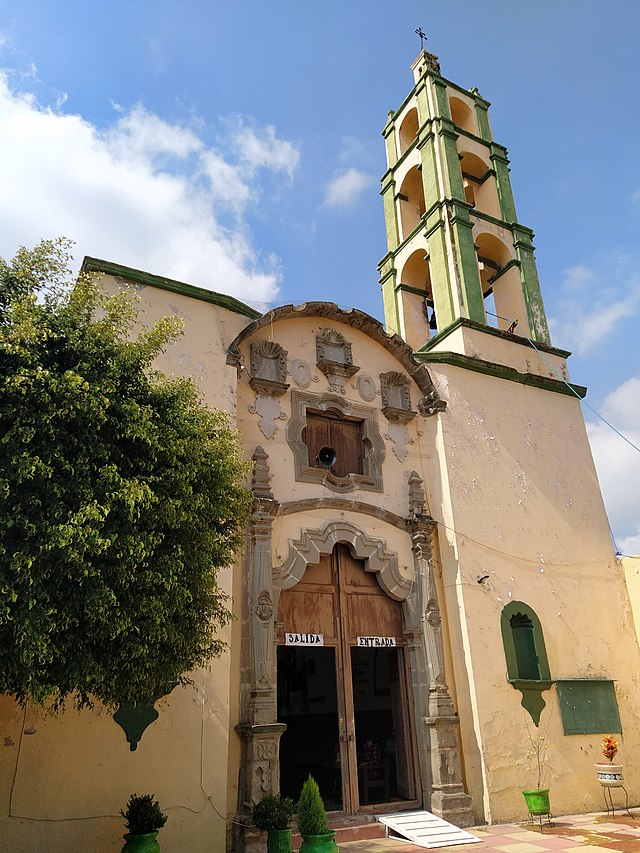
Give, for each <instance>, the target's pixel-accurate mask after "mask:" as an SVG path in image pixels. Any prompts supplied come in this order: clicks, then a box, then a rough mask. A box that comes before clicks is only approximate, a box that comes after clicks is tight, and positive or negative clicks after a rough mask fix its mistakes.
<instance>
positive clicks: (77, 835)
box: [0, 276, 250, 853]
mask: <svg viewBox="0 0 640 853" xmlns="http://www.w3.org/2000/svg"><path fill="white" fill-rule="evenodd" d="M103 285H104V287H105V289H107V290H109V289H114V288H116V287H119V286H120V284H119V282H118V281H116V280H114V279H113V278H112V277H110V276H109V277H107V276H105V277H104V278H103ZM136 289H137V291H138V293H139V295H140V298H141V303H142V306H143V307H144V313H143V314H141V320H142V322H144V323H151V322H153V321H155V320H156V319H158V318H160V317H163V316H167V315H171V314H177V315H178V316H182V317H184V319H185V326H186V334H185V335H184V336H183V337H181V338H180V339H179V340H178V341H177V342H176V343H175V344H174V345H173V346H172V347H171V348H170V349H169V350H168V351H167V352H166V353H165V354H164V355H163V356H162V357H161V358H160V359H159V360H158V366H159V367H160V369H162V370H164V371H165V372H166V373H168V374H174V375H180V376H193V377H194V378H195V379H196V381H197V382H198V384H199V385H200V387H201V389H202V392H203V398H204V399H205V400H206V401H207V402H208V403H210V404H211V405H214V406H218V407H219V408H222V409H226V410H227V411H229V412H230V413H231V414H232V416H233V415H234V413H235V399H236V394H235V377H236V370H235V368H232V367H228V366H227V365H226V364H225V358H226V352H227V347H228V345H229V343H230V342H231V341H232V340H233V338H234V337H235V336H236V335H237V334H238V332H239V331H240V329H242V328H243V327H244V326H245V325H247V323H249V322H250V320H249V318H248V317H246V316H243V315H239V314H235V313H233V312H231V311H228V310H225V309H222V308H219V307H218V306H216V305H212V304H209V303H206V302H201V301H198V300H195V299H190V298H188V297H186V296H182V295H180V294H177V293H172V292H169V291H164V290H159V289H154V288H151V287H143V288H140V287H137V288H136ZM234 577H235V578H238V577H239V571H238V570H231V569H229V570H227V571H224V572H221V573H220V575H219V582H220V585H221V587H222V588H223V589H224V590H225V591H226V592H228V593H230V594H231V593H232V592H233V593H234V594H235V591H236V590H235V581H234ZM232 585H234V586H233V589H232ZM238 630H239V628H238V625H237V624H235V623H234V624H233V625H232V626H229V627H227V628H225V629H224V630H223V631H222V632H221V637H222V638H223V639H224V640H225V641H226V642H227V643H228V645H229V650H228V651H227V652H226V653H225V654H224V655H223V656H222V657H221V658H219V659H218V660H215V661H213V662H212V665H211V668H210V669H209V670H206V671H197V672H195V673H193V675H192V678H193V682H194V684H193V686H191V687H185V688H180V687H178V688H176V689H175V690H174V691H173V693H172V694H171V695H170V696H169V697H167V698H166V699H163V700H161V701H160V702H159V703H158V704H157V708H158V710H159V711H160V716H159V719H158V720H157V721H156V722H155V723H153V724H152V725H151V726H149V727H148V728H147V730H146V731H145V732H144V734H143V736H142V739H141V741H140V743H139V745H138V748H137V750H136V751H135V752H132V751H130V749H129V744H128V743H127V741H126V737H125V733H124V732H123V730H122V729H121V728H120V727H119V726H118V725H117V724H116V723H115V722H114V720H113V717H112V716H111V714H109V713H108V712H106V711H105V710H104V709H103V708H101V707H100V706H96V707H95V709H94V710H92V711H83V712H82V713H80V714H79V713H77V712H76V711H74V710H73V709H69V710H67V711H66V712H64V713H63V714H61V715H59V716H58V717H57V718H52V717H47V716H46V715H45V714H44V713H43V712H41V711H37V710H35V709H33V708H32V707H31V706H28V707H27V709H26V710H23V709H21V708H20V707H19V706H18V705H17V704H16V703H15V702H13V701H12V700H11V699H10V698H9V697H6V696H5V697H0V735H1V737H2V742H3V744H4V747H3V749H2V752H0V815H1V817H0V838H1V839H2V843H1V844H0V847H1V848H2V849H3V850H11V853H23V851H24V853H26V852H27V851H29V853H31V851H33V850H38V851H40V850H42V851H45V850H46V851H47V853H58V851H60V853H63V851H64V853H75V851H78V853H80V851H84V850H89V849H91V850H95V851H102V850H105V851H106V850H115V849H118V850H119V849H120V847H121V845H122V835H123V833H124V832H125V827H124V820H123V818H122V817H121V816H120V815H119V811H120V809H121V808H123V807H124V805H125V804H126V802H127V800H128V798H129V796H130V795H131V793H134V792H136V793H154V794H155V795H156V797H157V798H158V799H159V801H160V805H161V807H162V808H163V809H164V810H165V811H166V812H167V814H168V816H169V819H168V821H167V824H166V826H165V827H164V828H163V830H162V832H161V836H160V839H161V842H162V850H163V853H184V851H185V850H189V851H193V853H200V851H202V853H219V852H220V851H222V850H224V849H225V846H226V839H225V836H226V832H227V824H226V822H225V820H224V817H223V816H224V815H227V814H229V813H230V812H231V814H235V808H236V801H237V778H236V779H231V780H230V779H228V778H227V772H226V771H227V754H228V751H229V738H230V732H231V734H232V736H233V737H235V733H233V730H232V728H233V725H235V722H236V721H237V714H238V710H237V693H238V678H239V674H238V673H239V663H237V662H236V661H235V653H236V649H237V651H238V654H239V642H238V639H237V636H236V635H237V632H238ZM232 633H233V635H234V640H233V642H232V641H231V638H232ZM232 649H233V653H232V651H231V650H232ZM232 668H233V672H234V675H233V679H234V680H233V683H234V687H233V690H231V691H230V684H231V683H232V676H231V671H232ZM32 728H35V733H34V734H25V733H24V732H25V729H26V730H30V729H32ZM7 815H9V817H7Z"/></svg>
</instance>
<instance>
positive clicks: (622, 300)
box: [549, 252, 640, 355]
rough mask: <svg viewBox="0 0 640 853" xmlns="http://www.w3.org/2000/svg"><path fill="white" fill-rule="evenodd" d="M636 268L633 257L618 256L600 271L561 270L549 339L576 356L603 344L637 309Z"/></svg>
mask: <svg viewBox="0 0 640 853" xmlns="http://www.w3.org/2000/svg"><path fill="white" fill-rule="evenodd" d="M639 266H640V265H639V263H638V258H637V257H634V256H633V255H631V254H629V253H627V252H618V253H611V254H610V255H609V257H608V258H607V259H606V267H605V269H604V271H600V270H596V269H594V268H591V267H588V266H586V265H582V264H581V265H578V266H575V267H570V268H568V269H565V270H563V276H564V277H563V280H562V283H561V293H562V297H561V299H560V304H559V308H558V309H556V311H557V312H559V313H556V315H555V316H552V317H550V318H549V326H550V329H551V335H552V339H553V340H559V341H562V345H563V346H565V345H566V346H567V347H568V348H569V349H570V350H572V351H573V352H576V353H578V354H579V355H584V353H586V352H588V351H589V350H590V349H592V348H593V347H595V346H596V345H597V344H601V343H603V342H604V341H606V339H607V337H608V336H609V335H610V334H611V332H613V330H614V329H615V328H616V326H617V325H618V324H619V322H620V321H621V320H623V319H624V318H626V317H630V316H634V315H635V314H636V313H637V311H638V308H639V307H640V273H639V272H638V268H639Z"/></svg>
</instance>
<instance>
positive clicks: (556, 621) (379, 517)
mask: <svg viewBox="0 0 640 853" xmlns="http://www.w3.org/2000/svg"><path fill="white" fill-rule="evenodd" d="M412 70H413V75H414V85H413V88H412V89H411V92H410V93H409V95H408V96H407V98H406V99H405V101H404V102H403V103H402V104H401V106H400V107H399V109H398V110H397V111H395V112H393V113H390V114H389V119H388V121H387V124H386V126H385V128H384V138H385V143H386V151H387V163H388V169H387V171H386V173H385V175H384V177H383V180H382V191H383V203H384V215H385V222H386V229H387V243H388V251H387V253H386V255H385V256H384V258H383V259H382V261H381V263H380V273H381V284H382V292H383V298H384V309H385V320H386V327H383V326H382V325H381V324H380V323H378V321H376V320H374V319H373V318H371V317H369V316H368V315H366V314H364V313H362V312H359V311H358V310H356V309H352V310H343V309H340V308H338V307H337V306H336V305H334V304H331V303H320V302H318V303H306V304H304V305H300V306H292V305H287V306H282V307H279V308H274V309H273V310H271V311H269V312H268V313H266V314H264V315H259V314H257V313H256V312H255V311H253V310H252V309H251V308H249V307H247V306H245V305H243V304H242V303H240V302H238V301H237V300H234V299H233V298H231V297H227V296H223V295H220V294H214V293H211V292H209V291H204V290H201V289H199V288H196V287H192V286H189V285H185V284H182V283H179V282H174V281H171V280H168V279H164V278H161V277H158V276H152V275H149V274H147V273H143V272H140V271H137V270H132V269H129V268H126V267H122V266H119V265H118V264H115V263H110V262H106V261H101V260H96V259H91V258H87V259H85V264H84V269H85V270H86V271H89V272H94V273H95V274H97V275H99V276H101V280H102V283H103V286H104V287H105V288H107V289H115V288H118V287H121V286H130V287H134V288H135V289H136V290H137V291H138V294H139V296H140V299H141V302H142V305H143V307H144V309H145V312H146V319H148V320H149V321H153V320H154V319H157V318H160V317H162V316H166V315H167V314H171V313H173V314H178V315H180V316H182V317H183V318H184V320H185V336H184V338H183V339H181V340H180V341H179V342H177V343H176V344H175V345H173V346H172V347H171V349H170V350H169V351H168V352H167V353H166V354H165V355H164V356H163V360H162V363H161V364H160V365H159V366H160V367H161V368H162V369H163V370H165V371H166V372H171V373H175V374H181V375H190V376H193V377H194V378H195V379H196V380H197V382H198V383H199V385H200V387H201V389H202V392H203V396H204V398H205V399H206V401H207V402H208V403H210V404H211V405H214V406H216V407H218V408H221V409H223V410H225V411H227V412H229V414H230V416H231V418H232V419H233V421H234V422H235V424H236V426H237V429H238V434H239V438H240V442H241V445H242V448H243V451H244V453H245V455H246V456H247V458H251V459H252V460H253V463H254V468H253V474H252V478H251V488H252V491H253V496H254V503H253V512H252V518H251V522H250V524H249V526H248V529H247V531H246V538H245V546H244V548H243V552H242V554H240V555H239V556H238V561H237V564H236V565H235V566H233V567H230V568H229V570H228V571H227V572H225V573H223V576H222V577H221V583H222V585H223V587H224V588H225V589H226V591H227V592H228V593H229V595H230V596H231V601H232V606H233V611H234V614H235V616H236V619H235V621H234V622H233V623H232V625H231V626H229V627H227V628H225V629H224V632H223V634H224V639H225V640H226V641H227V644H228V650H227V652H226V653H225V654H224V655H223V656H222V657H221V658H220V659H219V660H216V661H215V662H214V663H213V665H212V668H211V669H210V670H207V671H203V672H198V673H195V674H194V684H193V687H191V688H184V689H179V690H176V691H174V692H173V693H171V694H170V695H169V696H167V697H165V698H164V699H162V700H160V702H159V703H157V711H158V712H159V716H158V719H157V720H156V721H155V722H152V723H151V724H150V725H148V727H146V728H144V729H143V731H142V733H140V731H138V732H137V734H136V733H134V732H133V729H134V728H135V725H134V723H133V722H132V721H131V720H125V721H124V722H122V721H121V725H120V726H119V725H118V724H117V722H115V721H114V719H113V718H112V717H111V716H110V715H107V714H105V713H103V712H101V711H100V710H99V709H94V710H93V711H84V712H83V713H82V714H80V715H78V714H76V713H75V712H73V711H68V712H66V713H65V714H64V715H63V716H61V717H60V718H59V719H49V718H45V717H44V716H43V715H42V714H39V713H38V712H37V711H35V710H34V709H31V708H27V709H26V710H24V711H23V710H22V709H20V708H18V707H17V706H16V705H15V704H14V703H13V702H12V701H11V700H10V698H8V697H2V698H0V722H1V723H2V726H3V729H4V737H5V746H6V748H5V750H4V752H3V753H0V755H1V756H2V761H1V763H0V796H1V797H2V800H3V803H4V808H3V814H9V815H10V816H9V817H8V818H5V817H2V818H0V823H1V824H2V826H0V833H1V834H2V836H3V837H4V838H7V839H9V847H8V849H11V850H15V851H21V850H27V849H51V850H62V849H65V850H75V849H78V850H80V849H84V848H85V847H86V846H87V845H88V843H89V842H91V844H92V846H93V848H94V849H105V850H107V849H111V848H112V847H113V846H114V844H115V841H114V839H115V838H117V837H118V835H119V826H120V825H119V823H118V818H117V814H118V810H119V808H120V807H121V806H122V805H123V804H124V803H125V802H126V800H127V798H128V796H129V794H130V793H132V792H133V791H134V790H135V791H138V792H143V791H153V792H154V793H155V795H156V796H157V797H158V798H159V799H160V802H161V805H162V807H163V808H164V809H165V810H166V811H167V812H168V814H169V821H168V823H167V825H166V827H165V829H163V831H162V849H163V850H167V851H171V850H175V851H178V850H183V849H190V850H194V851H203V852H204V851H219V850H223V849H225V846H226V848H227V849H229V850H232V849H233V850H238V851H239V850H249V851H253V850H261V849H263V844H264V842H263V839H261V838H260V837H259V836H258V835H257V834H256V833H255V832H253V831H252V830H250V829H246V828H245V827H244V824H245V823H246V816H247V814H248V811H249V809H250V806H251V803H253V802H256V801H257V800H258V799H260V798H261V797H262V796H263V795H264V794H266V793H270V792H275V791H279V790H280V791H282V792H283V793H284V794H287V795H290V796H292V797H294V798H295V797H297V796H298V793H299V790H300V786H301V784H302V782H303V781H304V779H305V778H306V776H307V775H308V774H309V773H312V775H314V777H315V778H316V780H317V781H318V783H319V785H320V788H321V792H322V794H323V797H324V799H325V802H326V804H327V807H328V809H329V810H330V811H332V812H336V813H340V814H346V815H362V816H363V817H371V816H372V815H375V814H376V813H380V812H384V811H387V812H390V811H394V812H395V811H399V810H402V809H415V808H426V809H428V810H430V811H432V812H434V813H436V814H438V815H441V816H442V817H444V818H445V819H447V820H450V821H451V822H453V823H456V824H458V825H461V826H468V825H473V824H478V823H483V822H486V821H489V822H500V821H505V820H511V819H517V818H522V819H524V818H525V817H526V808H525V805H524V801H523V799H522V794H521V790H522V789H523V788H535V787H536V786H537V778H536V775H537V771H536V764H537V761H536V755H537V754H538V755H541V757H542V761H543V765H544V767H545V769H546V776H545V778H544V779H543V785H544V787H550V789H551V809H552V811H553V812H554V814H562V813H573V812H580V811H594V810H598V809H600V808H601V807H602V791H601V788H600V786H599V785H598V783H597V781H596V779H595V773H594V770H593V763H594V762H595V761H598V760H599V759H600V742H601V739H602V736H603V735H604V734H610V733H616V734H618V735H619V736H620V741H621V757H622V759H623V760H624V759H625V757H627V756H628V757H630V756H632V755H633V754H636V753H637V752H638V748H639V747H640V742H639V741H640V736H639V734H638V732H637V730H636V726H635V725H634V723H635V715H636V712H637V708H638V707H639V706H640V686H639V684H638V679H637V672H638V671H640V652H639V649H638V641H637V637H636V631H635V626H634V620H633V613H632V610H631V606H630V602H629V595H628V591H627V586H626V584H625V579H624V574H623V571H622V568H621V567H620V565H619V564H618V562H617V560H616V558H615V555H614V552H613V546H612V542H611V537H610V534H609V529H608V524H607V519H606V514H605V510H604V506H603V503H602V498H601V495H600V490H599V486H598V482H597V478H596V474H595V470H594V466H593V462H592V459H591V454H590V449H589V444H588V440H587V435H586V430H585V425H584V421H583V418H582V413H581V408H580V397H582V396H583V395H584V394H585V393H586V391H585V389H584V388H581V387H580V386H577V385H574V384H572V383H571V380H570V377H569V374H568V370H567V363H566V362H567V358H568V356H569V353H568V352H566V351H564V350H561V349H558V348H556V347H555V346H552V344H551V341H550V338H549V332H548V328H547V323H546V319H545V313H544V305H543V302H542V296H541V292H540V285H539V281H538V277H537V272H536V265H535V258H534V253H533V244H532V239H533V234H532V232H531V230H530V229H528V228H527V227H525V226H523V225H521V224H520V223H519V222H518V220H517V216H516V211H515V205H514V200H513V194H512V191H511V186H510V182H509V172H508V159H507V152H506V149H505V148H504V147H503V146H502V145H500V144H499V143H497V142H496V141H495V140H494V139H493V137H492V132H491V128H490V123H489V118H488V107H489V104H488V103H487V102H486V101H485V100H484V99H483V98H482V97H481V96H480V94H479V93H478V92H477V90H470V91H468V90H464V89H462V88H460V87H459V86H457V85H456V84H454V83H452V82H450V81H448V80H446V79H445V78H444V77H443V76H442V75H441V73H440V67H439V65H438V62H437V58H436V57H435V56H433V55H432V54H428V53H426V52H425V51H422V52H421V54H420V56H419V57H418V59H417V60H416V61H415V63H414V64H413V66H412ZM127 738H128V739H129V742H127ZM134 747H135V749H134ZM625 774H626V780H627V785H628V789H629V790H630V791H631V792H634V791H639V790H640V771H638V769H637V768H635V767H634V766H633V764H632V762H631V761H630V764H629V766H628V768H627V769H626V770H625ZM45 832H46V835H45ZM45 838H47V839H53V840H52V841H51V840H50V841H49V842H48V844H49V846H48V847H47V846H46V844H45V843H44V839H45ZM65 845H66V846H65Z"/></svg>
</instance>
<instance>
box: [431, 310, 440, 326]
mask: <svg viewBox="0 0 640 853" xmlns="http://www.w3.org/2000/svg"><path fill="white" fill-rule="evenodd" d="M429 328H430V329H437V328H438V321H437V320H436V312H435V311H432V312H431V319H430V320H429Z"/></svg>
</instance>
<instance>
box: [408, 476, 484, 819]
mask: <svg viewBox="0 0 640 853" xmlns="http://www.w3.org/2000/svg"><path fill="white" fill-rule="evenodd" d="M409 506H410V517H409V520H408V523H407V527H408V530H409V534H410V536H411V548H412V551H413V561H414V569H415V575H416V599H417V600H416V602H415V610H419V618H420V621H421V631H420V632H417V631H415V630H414V631H413V632H412V635H413V640H412V642H413V644H414V645H415V646H416V650H415V651H414V654H417V655H418V657H420V655H424V658H425V660H426V673H425V675H426V681H427V683H428V699H427V701H426V702H425V700H424V698H423V697H419V699H418V702H417V706H418V707H417V711H418V713H420V714H421V715H422V714H423V713H424V711H426V713H425V714H424V716H421V721H422V725H424V726H425V728H426V733H427V736H428V748H429V753H430V783H431V791H430V796H429V800H430V803H431V805H430V809H431V811H432V812H433V813H434V814H437V815H439V816H440V817H442V818H444V819H445V820H448V821H450V822H451V823H453V824H456V825H457V826H472V825H473V822H474V820H473V812H472V809H471V797H469V795H468V794H467V793H466V792H465V790H464V787H463V784H462V768H461V763H460V751H459V748H458V726H459V718H458V715H457V714H456V712H455V710H454V707H453V700H452V699H451V694H450V693H449V687H448V686H447V682H446V677H445V669H444V648H443V643H442V619H441V616H440V605H439V603H438V590H437V587H436V582H435V576H434V569H433V557H432V536H433V534H434V531H435V527H436V523H435V521H434V520H433V519H432V518H431V517H430V516H429V515H428V514H427V513H425V506H424V493H423V492H422V480H421V479H420V477H419V476H418V475H417V474H416V473H415V472H413V473H412V475H411V477H410V478H409ZM420 637H421V638H422V643H423V649H424V651H423V652H421V653H418V651H417V647H418V646H419V643H420ZM410 653H411V652H410ZM425 705H426V708H425ZM427 802H428V801H427ZM426 804H427V803H425V805H426Z"/></svg>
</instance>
